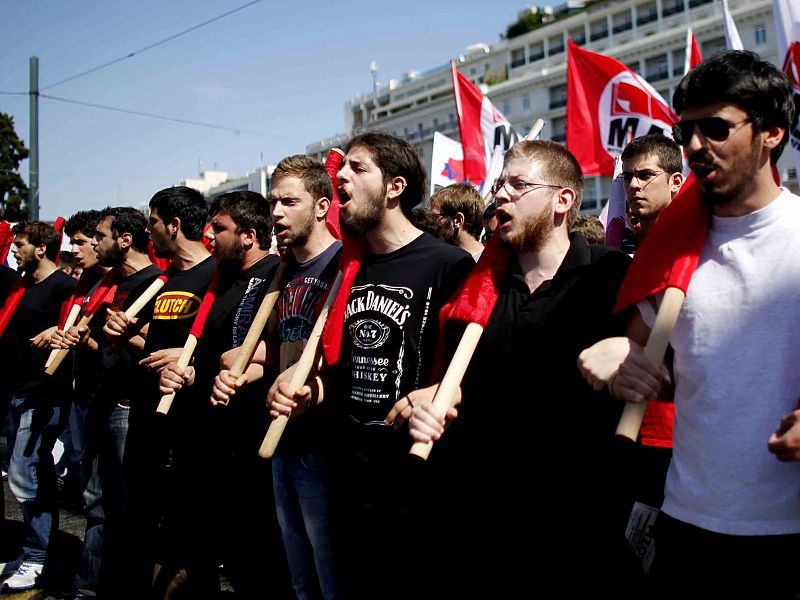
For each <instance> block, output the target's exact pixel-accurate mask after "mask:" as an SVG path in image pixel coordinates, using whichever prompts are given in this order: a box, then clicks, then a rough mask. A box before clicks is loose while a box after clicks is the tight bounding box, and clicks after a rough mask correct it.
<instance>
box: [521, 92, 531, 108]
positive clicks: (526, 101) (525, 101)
mask: <svg viewBox="0 0 800 600" xmlns="http://www.w3.org/2000/svg"><path fill="white" fill-rule="evenodd" d="M530 109H531V95H530V94H523V95H522V110H530Z"/></svg>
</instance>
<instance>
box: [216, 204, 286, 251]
mask: <svg viewBox="0 0 800 600" xmlns="http://www.w3.org/2000/svg"><path fill="white" fill-rule="evenodd" d="M208 212H209V214H210V215H211V216H212V217H213V216H214V215H216V214H218V213H225V214H226V215H228V216H229V217H230V218H231V220H233V222H234V224H235V225H236V233H242V232H244V231H247V230H248V229H254V230H255V232H256V239H257V240H258V247H259V248H260V249H261V250H267V249H268V248H269V247H270V246H271V245H272V213H271V212H270V209H269V202H267V200H266V199H265V198H264V196H262V195H261V194H259V193H256V192H251V191H249V190H240V191H238V192H228V193H227V194H221V195H220V196H217V197H216V198H214V201H213V202H212V203H211V209H210V210H209V211H208Z"/></svg>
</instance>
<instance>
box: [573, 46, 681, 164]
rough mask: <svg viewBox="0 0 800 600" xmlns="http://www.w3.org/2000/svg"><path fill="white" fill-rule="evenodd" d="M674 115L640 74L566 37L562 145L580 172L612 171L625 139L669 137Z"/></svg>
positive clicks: (674, 118)
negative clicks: (564, 141) (564, 143)
mask: <svg viewBox="0 0 800 600" xmlns="http://www.w3.org/2000/svg"><path fill="white" fill-rule="evenodd" d="M677 120H678V118H677V117H676V116H675V113H673V112H672V110H670V108H669V106H668V105H667V103H666V101H665V100H664V99H663V98H662V97H661V95H660V94H659V93H658V92H657V91H656V90H655V89H653V87H652V86H651V85H650V84H649V83H647V82H646V81H645V80H644V79H643V78H641V77H639V75H637V74H636V73H634V72H633V71H632V70H631V69H630V68H628V67H627V66H626V65H624V64H622V63H621V62H619V61H618V60H616V59H614V58H611V57H609V56H604V55H602V54H597V53H596V52H589V51H588V50H583V49H582V48H581V47H580V46H578V45H576V44H574V43H573V42H572V40H570V41H569V55H568V60H567V148H569V149H570V151H571V152H572V153H573V154H574V155H575V158H576V159H577V160H578V162H579V163H580V164H581V167H583V173H584V175H613V173H614V158H616V157H617V156H619V155H620V154H621V153H622V148H623V147H624V146H625V143H626V142H627V140H628V137H633V138H637V137H640V136H642V135H646V134H648V133H663V134H664V135H665V136H667V137H670V138H671V137H672V124H673V123H675V122H676V121H677Z"/></svg>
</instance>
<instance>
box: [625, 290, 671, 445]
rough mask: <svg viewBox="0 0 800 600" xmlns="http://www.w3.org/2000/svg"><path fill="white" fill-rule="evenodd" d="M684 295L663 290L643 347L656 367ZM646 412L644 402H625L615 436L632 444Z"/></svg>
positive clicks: (663, 353) (667, 343)
mask: <svg viewBox="0 0 800 600" xmlns="http://www.w3.org/2000/svg"><path fill="white" fill-rule="evenodd" d="M685 298H686V295H685V294H684V293H683V290H681V289H679V288H675V287H668V288H667V289H666V290H664V298H663V299H662V300H661V306H660V307H659V309H658V313H657V314H656V320H655V323H653V329H652V330H651V331H650V335H649V337H648V338H647V344H646V345H645V347H644V354H645V356H646V357H647V358H649V359H650V362H652V363H653V364H654V365H656V366H661V364H662V363H663V362H664V355H665V354H666V353H667V346H669V338H670V337H671V336H672V330H673V329H675V323H676V321H677V320H678V315H679V314H680V312H681V307H682V306H683V300H684V299H685ZM645 410H647V401H645V402H626V403H625V408H624V409H623V410H622V416H621V417H620V419H619V423H618V424H617V431H616V434H617V435H618V436H621V437H626V438H628V439H630V440H633V441H634V442H635V441H636V439H637V438H638V437H639V429H640V428H641V427H642V420H643V419H644V412H645Z"/></svg>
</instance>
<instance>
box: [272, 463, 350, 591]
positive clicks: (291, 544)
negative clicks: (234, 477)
mask: <svg viewBox="0 0 800 600" xmlns="http://www.w3.org/2000/svg"><path fill="white" fill-rule="evenodd" d="M334 467H335V459H334V458H333V457H329V456H323V455H316V454H312V453H308V452H305V453H295V452H285V453H284V452H281V451H280V449H279V450H278V452H277V453H276V454H275V456H274V457H273V459H272V482H273V488H274V490H275V508H276V510H277V513H278V523H279V524H280V526H281V532H282V534H283V544H284V547H285V548H286V557H287V559H288V562H289V570H290V572H291V576H292V586H293V587H294V590H295V593H296V594H297V598H298V600H310V599H317V598H320V597H322V598H325V599H326V600H331V599H333V598H339V597H341V594H342V590H341V580H340V573H339V569H338V567H337V561H336V559H335V555H336V553H335V552H334V539H335V535H334V532H333V527H334V514H333V511H334V493H333V481H334V476H335V474H334Z"/></svg>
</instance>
